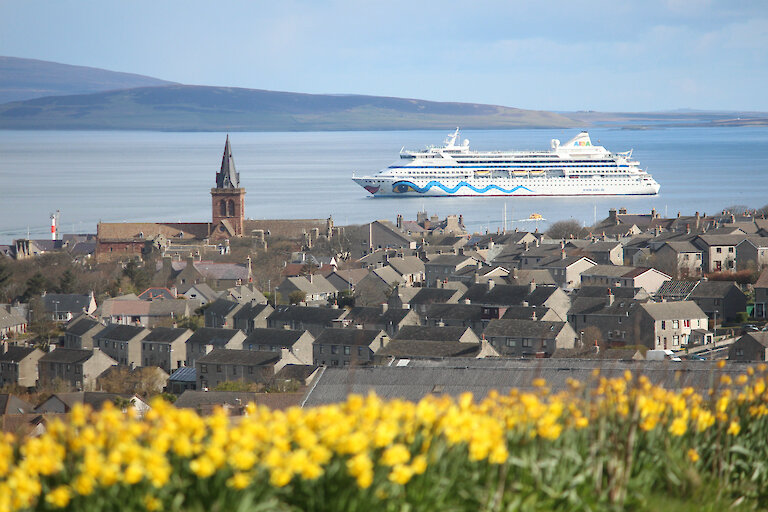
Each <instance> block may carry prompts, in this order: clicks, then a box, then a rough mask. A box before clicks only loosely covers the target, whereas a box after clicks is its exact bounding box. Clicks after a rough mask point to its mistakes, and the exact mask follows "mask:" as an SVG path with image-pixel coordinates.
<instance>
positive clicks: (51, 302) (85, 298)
mask: <svg viewBox="0 0 768 512" xmlns="http://www.w3.org/2000/svg"><path fill="white" fill-rule="evenodd" d="M90 303H91V296H90V295H76V294H72V293H46V294H45V295H44V296H43V306H44V307H45V310H46V311H48V312H51V313H53V312H54V311H58V312H59V313H63V312H65V311H66V312H68V313H79V312H81V311H84V310H86V309H88V306H89V305H90Z"/></svg>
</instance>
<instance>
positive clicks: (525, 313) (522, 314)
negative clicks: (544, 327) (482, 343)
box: [501, 306, 549, 320]
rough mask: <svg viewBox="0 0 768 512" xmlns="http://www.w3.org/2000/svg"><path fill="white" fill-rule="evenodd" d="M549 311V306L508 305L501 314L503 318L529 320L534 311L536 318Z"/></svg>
mask: <svg viewBox="0 0 768 512" xmlns="http://www.w3.org/2000/svg"><path fill="white" fill-rule="evenodd" d="M548 312H549V308H546V307H536V306H508V307H507V310H506V311H505V312H504V314H503V315H502V317H501V318H502V319H504V320H515V319H519V320H530V319H531V318H532V317H533V314H534V313H536V318H541V317H543V316H544V315H546V314H547V313H548Z"/></svg>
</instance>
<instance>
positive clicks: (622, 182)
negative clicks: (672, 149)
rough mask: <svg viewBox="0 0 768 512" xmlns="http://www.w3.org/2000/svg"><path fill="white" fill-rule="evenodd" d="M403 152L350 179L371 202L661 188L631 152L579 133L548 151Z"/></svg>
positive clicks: (448, 146) (449, 143) (453, 148)
mask: <svg viewBox="0 0 768 512" xmlns="http://www.w3.org/2000/svg"><path fill="white" fill-rule="evenodd" d="M458 133H459V132H458V129H457V130H456V133H454V134H453V135H452V136H451V137H449V138H448V139H446V142H445V145H444V146H442V147H430V148H427V149H426V150H423V151H401V153H400V157H401V160H404V163H395V164H393V165H391V166H389V167H388V168H386V169H383V170H381V171H380V172H378V173H377V174H375V175H373V176H361V177H354V176H353V178H352V179H353V180H354V181H355V182H356V183H357V184H358V185H360V186H361V187H363V188H364V189H365V190H367V191H368V192H369V193H370V194H371V195H373V196H374V197H409V196H411V197H412V196H422V197H423V196H615V195H655V194H658V192H659V188H660V186H659V184H658V183H657V182H656V181H655V180H654V179H653V177H652V176H651V175H650V174H648V173H647V172H645V171H644V170H642V169H640V167H639V164H638V162H635V161H633V160H631V156H632V152H631V151H627V152H625V153H611V152H609V151H607V150H606V149H605V148H604V147H602V146H593V145H592V142H591V140H590V139H589V134H587V133H586V132H582V133H580V134H579V135H577V136H576V137H574V138H573V139H571V140H570V141H568V142H567V143H566V144H564V145H562V146H561V145H560V141H557V140H553V141H552V149H551V151H507V152H501V151H496V152H478V151H470V150H469V141H464V143H463V144H461V145H456V139H457V137H458Z"/></svg>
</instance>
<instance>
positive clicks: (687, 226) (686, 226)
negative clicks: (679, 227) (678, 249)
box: [685, 223, 691, 234]
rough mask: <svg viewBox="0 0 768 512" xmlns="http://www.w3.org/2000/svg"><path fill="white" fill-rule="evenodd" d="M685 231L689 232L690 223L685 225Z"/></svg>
mask: <svg viewBox="0 0 768 512" xmlns="http://www.w3.org/2000/svg"><path fill="white" fill-rule="evenodd" d="M685 232H686V233H688V234H690V233H691V225H690V223H689V224H686V225H685Z"/></svg>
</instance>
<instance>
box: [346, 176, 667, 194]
mask: <svg viewBox="0 0 768 512" xmlns="http://www.w3.org/2000/svg"><path fill="white" fill-rule="evenodd" d="M352 179H353V180H354V181H355V183H357V184H358V185H360V186H361V187H363V188H364V189H366V190H367V191H368V192H370V193H371V195H373V196H375V197H413V196H420V197H424V196H442V197H445V196H452V197H461V196H616V195H656V194H658V193H659V184H658V183H656V182H655V181H653V180H650V181H644V180H643V179H635V180H626V182H619V183H606V182H605V180H603V179H599V178H596V179H595V178H593V179H589V178H587V179H578V178H576V179H569V178H552V179H548V180H546V181H547V182H548V183H541V182H542V181H545V180H538V179H536V178H529V179H527V180H503V181H501V180H500V181H494V182H492V181H488V180H477V179H469V180H466V179H462V180H448V179H441V180H428V181H427V180H415V179H387V178H383V177H362V178H352ZM622 181H624V180H622Z"/></svg>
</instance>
